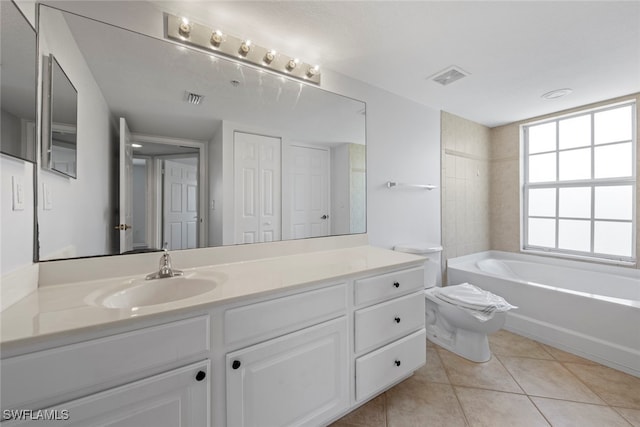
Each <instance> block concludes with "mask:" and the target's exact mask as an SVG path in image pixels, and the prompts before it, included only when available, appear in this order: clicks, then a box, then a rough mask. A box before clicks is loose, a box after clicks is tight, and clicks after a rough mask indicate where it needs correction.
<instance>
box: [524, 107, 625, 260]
mask: <svg viewBox="0 0 640 427" xmlns="http://www.w3.org/2000/svg"><path fill="white" fill-rule="evenodd" d="M635 108H636V106H635V103H624V104H617V105H613V106H608V107H604V108H599V109H597V110H591V111H588V112H582V113H578V114H575V115H571V116H564V117H558V118H555V119H551V120H546V121H544V122H538V123H535V124H530V125H526V126H523V136H524V188H523V190H524V198H523V200H524V206H523V221H522V223H523V230H524V233H523V240H524V244H523V246H524V249H525V250H527V249H530V250H543V251H548V252H553V253H560V254H573V255H582V256H590V257H596V258H607V259H614V260H621V261H634V260H635V229H636V223H635V217H636V212H635V209H636V201H635V197H636V196H635V195H636V170H635V163H636V161H635V159H636V153H635V150H636V135H635V133H636V132H635V129H636V128H635V126H636V123H635Z"/></svg>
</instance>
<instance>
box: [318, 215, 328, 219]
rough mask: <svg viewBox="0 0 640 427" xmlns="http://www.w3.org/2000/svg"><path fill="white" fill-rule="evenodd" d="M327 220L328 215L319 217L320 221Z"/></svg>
mask: <svg viewBox="0 0 640 427" xmlns="http://www.w3.org/2000/svg"><path fill="white" fill-rule="evenodd" d="M327 218H329V215H322V216H321V217H320V219H327Z"/></svg>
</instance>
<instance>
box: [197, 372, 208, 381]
mask: <svg viewBox="0 0 640 427" xmlns="http://www.w3.org/2000/svg"><path fill="white" fill-rule="evenodd" d="M206 377H207V373H206V372H205V371H198V373H197V374H196V381H202V380H203V379H205V378H206Z"/></svg>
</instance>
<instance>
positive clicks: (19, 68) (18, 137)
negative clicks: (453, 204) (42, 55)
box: [0, 1, 37, 162]
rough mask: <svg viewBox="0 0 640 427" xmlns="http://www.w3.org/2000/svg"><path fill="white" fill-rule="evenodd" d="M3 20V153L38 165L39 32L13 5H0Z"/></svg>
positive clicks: (0, 123) (0, 119) (0, 39)
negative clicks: (36, 162)
mask: <svg viewBox="0 0 640 427" xmlns="http://www.w3.org/2000/svg"><path fill="white" fill-rule="evenodd" d="M0 20H1V25H0V43H1V46H0V56H1V58H0V63H1V64H2V72H1V73H0V92H1V93H2V96H1V97H0V103H1V105H0V109H1V114H2V115H1V117H0V129H1V136H0V151H1V152H2V153H3V154H8V155H10V156H12V157H17V158H19V159H23V160H27V161H29V162H35V158H36V145H35V144H36V70H37V66H36V59H37V56H36V32H35V30H34V29H33V27H32V26H31V24H30V23H29V21H28V20H27V19H26V18H25V17H24V16H23V15H22V13H21V12H20V10H19V9H18V7H17V6H16V5H15V4H14V3H13V2H10V1H1V2H0Z"/></svg>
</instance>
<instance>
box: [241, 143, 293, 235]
mask: <svg viewBox="0 0 640 427" xmlns="http://www.w3.org/2000/svg"><path fill="white" fill-rule="evenodd" d="M233 140H234V141H233V157H234V211H235V218H234V220H235V221H234V223H235V232H234V235H235V243H256V242H272V241H277V240H280V239H281V227H282V226H281V223H282V218H281V210H282V208H281V205H282V202H281V188H280V187H281V184H280V181H281V171H280V164H281V159H280V152H281V148H280V147H281V140H280V138H274V137H269V136H263V135H254V134H250V133H244V132H235V133H234V137H233Z"/></svg>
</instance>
